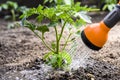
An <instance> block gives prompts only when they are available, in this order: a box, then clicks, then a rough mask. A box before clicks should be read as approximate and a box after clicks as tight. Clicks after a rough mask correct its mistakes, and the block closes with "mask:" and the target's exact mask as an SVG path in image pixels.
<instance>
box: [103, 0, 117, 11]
mask: <svg viewBox="0 0 120 80" xmlns="http://www.w3.org/2000/svg"><path fill="white" fill-rule="evenodd" d="M103 2H104V3H105V5H104V7H103V10H106V9H108V10H109V11H112V10H113V8H114V7H115V5H116V4H117V0H103Z"/></svg>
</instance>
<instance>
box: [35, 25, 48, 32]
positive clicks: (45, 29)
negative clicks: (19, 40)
mask: <svg viewBox="0 0 120 80" xmlns="http://www.w3.org/2000/svg"><path fill="white" fill-rule="evenodd" d="M36 30H38V31H40V32H42V33H43V34H44V33H45V32H48V31H49V28H48V27H47V26H46V25H42V26H37V28H36Z"/></svg>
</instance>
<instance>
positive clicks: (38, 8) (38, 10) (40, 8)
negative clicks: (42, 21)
mask: <svg viewBox="0 0 120 80" xmlns="http://www.w3.org/2000/svg"><path fill="white" fill-rule="evenodd" d="M42 9H43V6H41V5H39V6H38V7H37V12H38V13H41V12H42V11H43V10H42Z"/></svg>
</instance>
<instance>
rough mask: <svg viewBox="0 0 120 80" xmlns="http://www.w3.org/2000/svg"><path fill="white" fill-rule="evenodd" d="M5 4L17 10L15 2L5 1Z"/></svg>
mask: <svg viewBox="0 0 120 80" xmlns="http://www.w3.org/2000/svg"><path fill="white" fill-rule="evenodd" d="M6 4H7V5H9V6H10V7H12V8H14V9H17V8H18V4H17V3H16V2H12V1H7V3H6Z"/></svg>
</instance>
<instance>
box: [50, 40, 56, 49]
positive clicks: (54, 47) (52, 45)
mask: <svg viewBox="0 0 120 80" xmlns="http://www.w3.org/2000/svg"><path fill="white" fill-rule="evenodd" d="M51 47H52V49H53V50H55V49H56V44H55V42H51Z"/></svg>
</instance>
